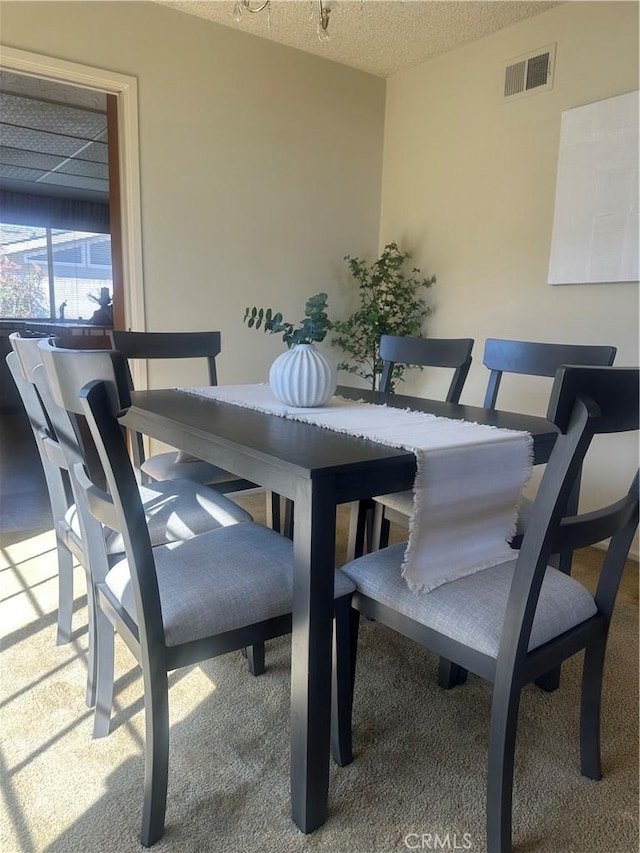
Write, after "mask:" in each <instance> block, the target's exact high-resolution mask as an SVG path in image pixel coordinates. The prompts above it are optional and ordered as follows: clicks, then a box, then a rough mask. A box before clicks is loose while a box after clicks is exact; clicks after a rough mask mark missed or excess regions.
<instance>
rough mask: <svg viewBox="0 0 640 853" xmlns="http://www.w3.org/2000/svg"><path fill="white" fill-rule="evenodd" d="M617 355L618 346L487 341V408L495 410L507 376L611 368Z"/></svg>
mask: <svg viewBox="0 0 640 853" xmlns="http://www.w3.org/2000/svg"><path fill="white" fill-rule="evenodd" d="M616 352H617V349H616V347H613V346H606V345H602V346H601V345H590V344H553V343H546V342H542V341H535V342H534V341H512V340H506V339H504V338H487V340H486V341H485V345H484V354H483V356H482V363H483V364H484V366H485V367H487V368H488V369H489V370H490V371H491V373H490V374H489V382H488V384H487V390H486V393H485V397H484V403H483V406H484V408H485V409H495V407H496V401H497V397H498V391H499V389H500V383H501V381H502V376H503V374H504V373H519V374H521V375H523V376H549V377H554V376H555V375H556V371H557V370H558V368H559V367H561V366H562V365H563V364H575V365H585V366H586V365H590V366H594V367H596V366H602V367H607V366H611V365H612V364H613V361H614V359H615V357H616Z"/></svg>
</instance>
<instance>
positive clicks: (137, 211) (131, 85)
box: [0, 45, 146, 387]
mask: <svg viewBox="0 0 640 853" xmlns="http://www.w3.org/2000/svg"><path fill="white" fill-rule="evenodd" d="M0 68H4V69H6V70H7V71H15V72H18V73H20V74H28V75H30V76H32V77H40V78H43V79H45V80H55V81H56V82H58V83H68V84H71V85H73V86H79V87H81V88H84V89H93V90H96V91H99V92H105V93H106V94H110V95H115V96H116V98H117V105H118V107H117V114H118V153H119V166H120V215H121V222H122V266H123V270H122V273H123V291H124V293H123V296H124V315H125V327H126V328H130V329H136V330H141V331H145V329H146V323H145V311H144V281H143V268H142V219H141V203H140V157H139V142H138V81H137V79H136V78H135V77H131V76H129V75H127V74H117V73H116V72H114V71H107V70H105V69H102V68H94V67H92V66H89V65H80V64H78V63H76V62H67V61H65V60H63V59H57V58H55V57H52V56H44V55H41V54H38V53H30V52H28V51H25V50H18V49H17V48H12V47H6V46H5V45H0ZM143 372H144V373H146V371H144V370H143ZM139 378H140V379H141V380H142V383H141V385H140V387H143V386H144V385H146V382H145V381H144V380H145V379H146V376H144V377H143V376H141V377H139Z"/></svg>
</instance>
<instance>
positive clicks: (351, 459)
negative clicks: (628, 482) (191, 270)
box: [122, 386, 558, 477]
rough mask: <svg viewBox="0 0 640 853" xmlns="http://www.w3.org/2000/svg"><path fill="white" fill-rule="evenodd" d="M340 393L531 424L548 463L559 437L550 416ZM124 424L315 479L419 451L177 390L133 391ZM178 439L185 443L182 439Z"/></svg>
mask: <svg viewBox="0 0 640 853" xmlns="http://www.w3.org/2000/svg"><path fill="white" fill-rule="evenodd" d="M336 393H337V394H339V395H341V396H343V397H345V398H348V399H354V400H364V401H366V402H370V403H385V404H386V405H391V406H394V407H397V408H409V409H413V410H415V411H421V412H427V413H430V414H434V415H439V416H441V417H448V418H453V419H456V420H460V419H462V420H467V421H473V422H477V423H481V424H490V425H492V426H496V427H501V428H504V429H515V430H526V431H528V432H530V433H531V435H532V436H533V439H534V453H535V461H536V462H545V461H546V460H547V459H548V457H549V454H550V452H551V449H552V447H553V444H554V442H555V438H556V435H557V432H558V431H557V428H556V427H555V426H554V424H552V423H551V422H550V421H548V420H546V419H545V418H539V417H535V416H532V415H524V414H518V413H514V412H503V411H498V410H491V409H483V408H481V407H476V406H466V405H459V404H454V403H444V402H441V401H438V400H427V399H424V398H421V397H409V396H405V395H401V394H393V395H391V394H380V393H379V392H372V391H366V390H362V389H358V388H348V387H346V386H339V387H338V389H337V391H336ZM122 422H123V423H124V424H125V426H131V427H133V428H135V429H137V430H138V431H140V432H147V433H148V434H149V435H153V436H155V437H156V438H160V439H161V440H163V441H166V442H168V443H173V444H174V445H175V446H179V447H183V448H184V449H185V450H189V451H190V452H194V453H197V452H198V450H197V449H196V447H199V449H202V447H201V445H202V443H203V442H207V441H211V438H212V437H213V436H214V435H215V441H216V444H217V445H218V446H219V447H220V448H221V449H223V448H226V449H228V450H230V451H231V450H237V449H239V448H242V449H243V451H244V452H245V453H247V452H248V453H249V454H250V455H252V456H254V457H255V458H256V460H258V459H262V460H263V461H266V460H267V459H268V460H269V461H271V462H273V459H274V457H275V458H276V459H277V460H278V462H279V464H280V465H281V466H282V468H283V469H288V470H289V471H290V473H295V474H296V475H297V476H307V477H314V476H318V474H319V473H321V472H323V471H324V472H326V471H327V470H332V471H333V473H336V472H337V470H341V471H343V472H346V471H347V470H348V469H353V468H357V467H358V466H360V465H361V464H364V465H366V464H368V463H371V462H374V461H377V462H378V463H379V464H380V463H383V460H389V462H391V464H394V462H395V464H397V463H398V462H400V461H401V457H405V458H406V457H409V458H411V459H413V454H412V453H410V452H409V451H407V450H403V449H401V448H398V449H394V448H392V447H388V446H385V445H381V444H377V443H375V442H373V441H369V440H367V439H362V438H357V437H355V436H349V435H345V434H343V433H339V432H333V431H331V430H328V429H325V428H323V427H319V426H314V425H311V424H306V423H301V422H299V421H294V420H289V419H286V418H282V417H278V416H276V415H270V414H266V413H264V412H258V411H254V410H252V409H247V408H242V407H239V406H235V405H231V404H229V403H222V402H220V401H216V400H211V399H207V398H205V397H198V396H196V395H193V394H187V393H184V392H182V391H177V390H175V389H168V390H159V391H134V392H132V407H131V409H130V410H129V412H128V413H127V415H125V417H124V418H123V419H122ZM178 438H179V439H180V441H178Z"/></svg>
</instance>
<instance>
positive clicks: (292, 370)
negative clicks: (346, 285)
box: [244, 293, 337, 408]
mask: <svg viewBox="0 0 640 853" xmlns="http://www.w3.org/2000/svg"><path fill="white" fill-rule="evenodd" d="M244 322H245V323H246V324H247V326H249V328H252V329H260V328H262V329H263V330H264V331H265V332H269V333H270V334H272V335H275V334H282V340H283V341H284V342H285V343H286V345H287V352H284V353H282V355H279V356H278V358H276V360H275V361H274V362H273V364H272V365H271V369H270V371H269V384H270V385H271V389H272V391H273V393H274V394H275V395H276V397H277V398H278V399H279V400H281V401H282V402H283V403H285V404H286V405H288V406H295V407H304V408H311V407H314V406H322V405H323V404H324V403H326V402H327V400H328V399H329V398H330V397H332V396H333V393H334V391H335V390H336V382H337V379H336V371H335V368H334V367H333V365H332V364H331V362H330V361H329V360H328V359H327V358H326V356H324V355H323V354H322V353H321V352H318V350H317V349H316V348H315V346H314V344H315V343H320V342H322V341H323V340H324V339H325V337H326V335H327V332H328V331H329V329H330V328H331V321H330V320H329V317H328V315H327V294H326V293H317V294H316V295H315V296H312V297H310V298H309V299H308V300H307V302H306V305H305V309H304V318H303V319H302V320H301V321H300V322H299V323H298V324H297V325H294V324H293V323H291V322H289V321H288V320H284V319H283V317H282V314H281V313H280V312H279V311H278V312H276V313H275V314H274V312H273V310H272V309H271V308H256V307H253V308H247V309H246V310H245V312H244Z"/></svg>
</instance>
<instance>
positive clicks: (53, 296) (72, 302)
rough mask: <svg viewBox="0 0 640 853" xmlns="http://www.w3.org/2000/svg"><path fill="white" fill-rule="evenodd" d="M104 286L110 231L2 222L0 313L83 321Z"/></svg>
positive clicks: (108, 287) (108, 288) (108, 281)
mask: <svg viewBox="0 0 640 853" xmlns="http://www.w3.org/2000/svg"><path fill="white" fill-rule="evenodd" d="M105 292H106V294H107V295H110V294H111V293H112V292H113V282H112V278H111V238H110V236H109V235H108V234H98V233H95V232H92V231H71V230H68V229H60V228H39V227H30V226H25V225H13V224H10V223H0V317H3V318H7V319H20V320H36V319H45V318H46V319H50V320H58V319H66V320H85V321H86V320H90V319H91V318H92V316H93V314H94V312H95V311H96V310H97V309H98V308H99V307H100V305H99V304H98V302H99V300H100V299H101V298H102V299H103V301H104V296H105Z"/></svg>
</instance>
